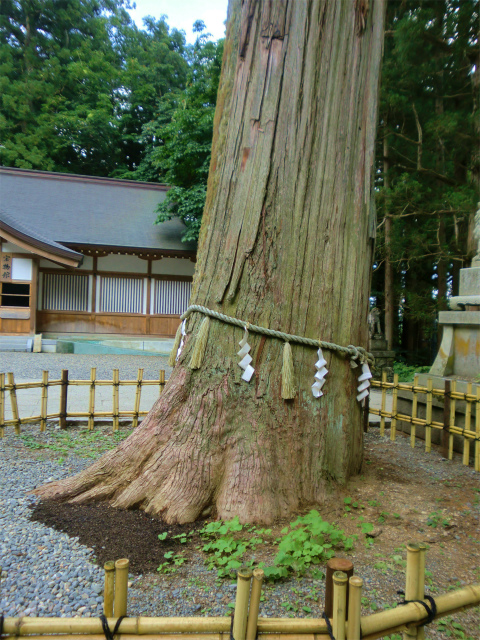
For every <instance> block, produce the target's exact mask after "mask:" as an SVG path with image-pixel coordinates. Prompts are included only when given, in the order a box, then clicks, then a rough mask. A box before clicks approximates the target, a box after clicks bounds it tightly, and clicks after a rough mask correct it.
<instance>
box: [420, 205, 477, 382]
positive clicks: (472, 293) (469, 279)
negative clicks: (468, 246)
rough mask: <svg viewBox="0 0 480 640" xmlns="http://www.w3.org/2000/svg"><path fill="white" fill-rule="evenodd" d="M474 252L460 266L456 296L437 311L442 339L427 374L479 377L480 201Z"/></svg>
mask: <svg viewBox="0 0 480 640" xmlns="http://www.w3.org/2000/svg"><path fill="white" fill-rule="evenodd" d="M474 237H475V240H476V241H477V255H476V256H475V257H474V258H473V260H472V266H471V267H470V268H468V269H460V286H459V295H458V296H455V297H453V298H451V299H450V301H449V306H450V309H451V311H440V313H439V314H438V322H439V324H441V325H442V326H443V336H442V342H441V344H440V349H439V351H438V354H437V357H436V358H435V362H434V363H433V365H432V368H431V369H430V375H435V376H451V375H454V376H459V377H462V378H467V379H468V378H475V380H477V379H478V377H479V375H480V202H479V203H478V210H477V213H476V214H475V229H474Z"/></svg>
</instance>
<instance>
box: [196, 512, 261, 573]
mask: <svg viewBox="0 0 480 640" xmlns="http://www.w3.org/2000/svg"><path fill="white" fill-rule="evenodd" d="M243 529H244V527H243V525H241V524H240V522H239V519H238V516H237V517H235V518H234V519H233V520H229V521H225V522H222V521H219V522H209V523H207V524H206V525H205V526H204V527H203V529H201V530H200V532H199V533H200V535H201V536H202V537H204V538H207V539H208V540H209V542H207V543H206V544H204V545H203V547H202V549H203V551H204V552H205V553H207V554H208V559H207V566H208V568H209V569H213V568H216V569H217V571H218V575H219V577H222V578H224V577H227V576H229V575H232V574H233V572H235V571H237V570H238V569H240V567H241V566H242V564H244V563H243V562H242V558H243V556H244V554H245V552H246V550H247V549H251V550H254V549H255V548H256V546H257V545H258V544H259V543H262V542H263V540H262V539H261V538H259V537H258V536H256V535H255V530H253V531H252V537H251V538H250V539H247V538H245V537H244V536H242V537H241V538H239V537H237V536H236V535H235V534H237V533H239V532H241V531H243ZM247 564H248V563H247ZM250 564H252V563H250Z"/></svg>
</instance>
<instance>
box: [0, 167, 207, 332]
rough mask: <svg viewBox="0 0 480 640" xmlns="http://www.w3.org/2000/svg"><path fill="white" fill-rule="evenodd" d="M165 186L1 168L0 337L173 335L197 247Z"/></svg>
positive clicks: (185, 301) (188, 288) (185, 300)
mask: <svg viewBox="0 0 480 640" xmlns="http://www.w3.org/2000/svg"><path fill="white" fill-rule="evenodd" d="M167 190H168V187H167V186H165V185H161V184H154V183H146V182H134V181H131V180H116V179H111V178H94V177H88V176H79V175H72V174H63V173H49V172H45V171H31V170H26V169H15V168H6V167H0V251H1V255H0V258H1V272H0V335H33V334H35V333H47V334H48V333H51V334H117V335H131V336H168V337H170V336H173V335H174V334H175V332H176V330H177V326H178V323H179V317H180V315H181V314H182V313H183V311H184V310H185V309H186V308H187V306H188V301H189V298H190V292H191V286H192V276H193V272H194V267H195V264H194V263H195V252H196V245H195V244H194V243H184V242H182V241H181V237H182V234H183V233H184V231H185V227H184V225H183V223H182V222H181V221H180V220H178V219H174V220H170V221H168V222H163V223H161V224H155V220H156V217H157V213H156V209H157V206H158V204H159V203H160V202H162V201H163V200H164V199H165V197H166V192H167Z"/></svg>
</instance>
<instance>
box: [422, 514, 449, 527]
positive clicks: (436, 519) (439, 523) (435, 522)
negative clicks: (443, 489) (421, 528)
mask: <svg viewBox="0 0 480 640" xmlns="http://www.w3.org/2000/svg"><path fill="white" fill-rule="evenodd" d="M449 524H450V518H449V517H448V516H446V515H445V514H444V513H443V511H432V513H431V514H430V515H429V516H428V518H427V525H428V526H429V527H432V528H433V529H436V528H437V527H448V526H449Z"/></svg>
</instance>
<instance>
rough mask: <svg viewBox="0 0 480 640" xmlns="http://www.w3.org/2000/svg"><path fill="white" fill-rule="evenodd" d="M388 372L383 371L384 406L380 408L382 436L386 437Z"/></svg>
mask: <svg viewBox="0 0 480 640" xmlns="http://www.w3.org/2000/svg"><path fill="white" fill-rule="evenodd" d="M386 383H387V372H386V371H385V369H384V370H383V371H382V404H381V406H380V435H381V436H384V435H385V406H386V404H387V387H386V386H385V385H386Z"/></svg>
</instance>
